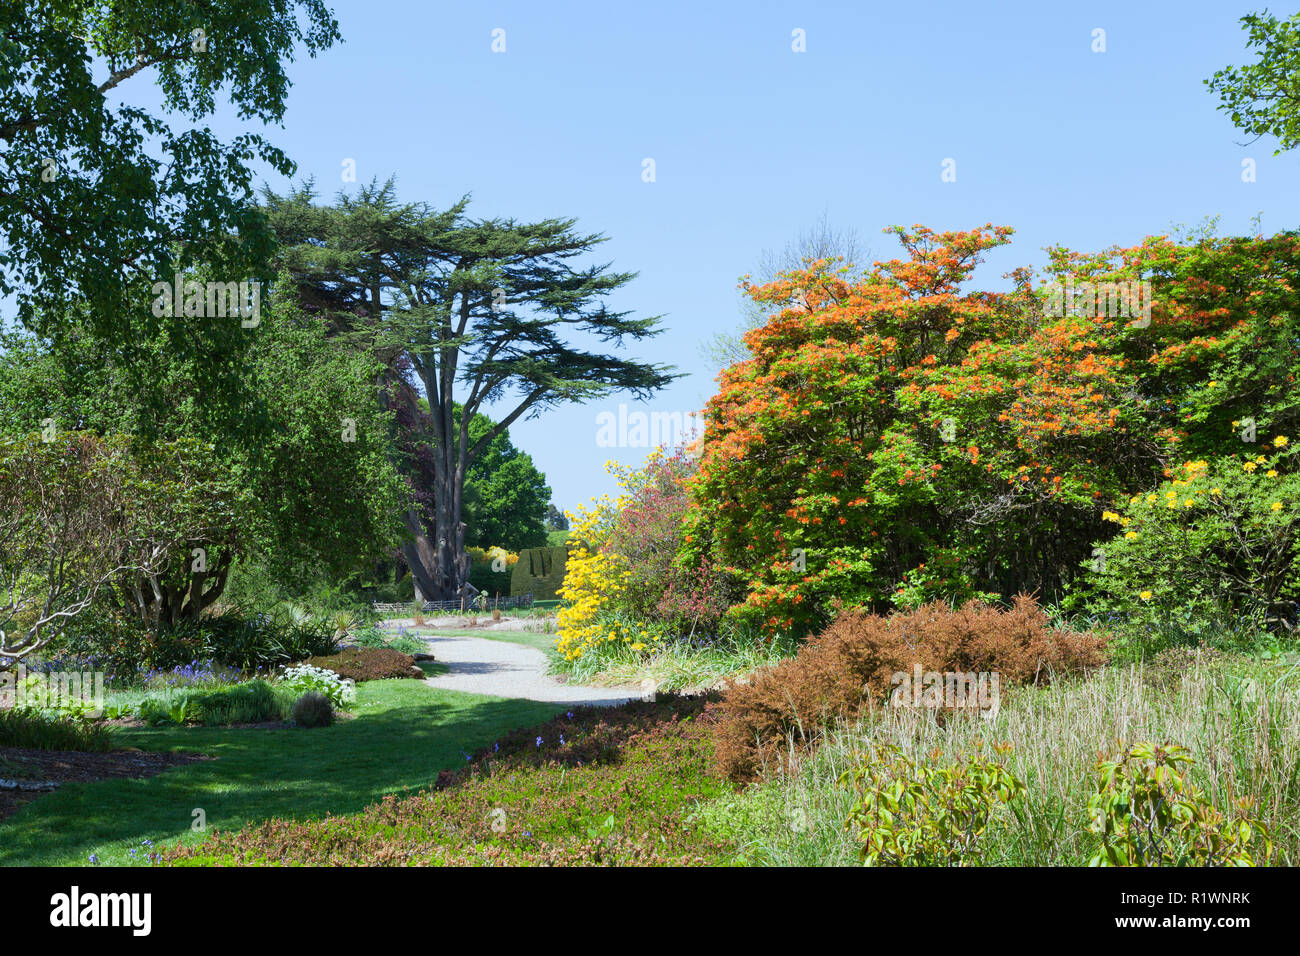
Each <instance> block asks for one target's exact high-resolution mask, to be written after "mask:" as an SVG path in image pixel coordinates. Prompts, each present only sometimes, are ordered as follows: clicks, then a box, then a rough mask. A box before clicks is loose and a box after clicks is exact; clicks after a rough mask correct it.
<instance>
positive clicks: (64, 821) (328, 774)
mask: <svg viewBox="0 0 1300 956" xmlns="http://www.w3.org/2000/svg"><path fill="white" fill-rule="evenodd" d="M539 636H542V635H539ZM559 710H560V708H558V707H555V706H553V705H550V704H542V703H536V702H533V701H524V700H504V699H501V698H496V697H483V696H480V695H477V694H462V693H457V692H453V691H443V690H437V689H434V688H432V687H429V686H427V685H425V684H422V683H420V682H418V681H413V680H386V681H369V682H366V683H363V684H360V685H358V687H357V706H356V710H355V713H356V714H357V717H356V718H355V719H353V720H343V721H339V722H338V723H336V724H334V726H332V727H327V728H322V729H318V730H300V729H285V730H249V729H223V728H215V727H214V728H206V727H193V728H176V727H173V728H158V729H153V728H139V729H129V730H120V731H118V732H117V738H116V741H117V746H119V747H138V748H140V749H141V750H162V751H190V752H198V753H206V754H211V755H213V756H215V757H216V758H217V759H216V760H210V761H203V762H200V763H195V764H191V765H189V766H186V767H181V768H178V769H176V770H171V771H168V772H167V773H164V774H162V775H160V776H157V777H150V778H148V779H144V780H106V781H101V782H98V783H93V784H75V785H74V784H66V785H64V786H63V787H62V788H61V789H59V790H58V791H56V792H55V793H53V794H50V795H49V796H44V797H41V798H40V799H38V800H36V801H34V802H33V803H31V804H29V805H28V806H26V807H24V808H23V809H22V811H20V812H19V813H18V814H17V815H16V816H13V817H10V818H9V819H8V820H7V821H5V822H4V823H0V865H4V866H24V865H25V866H33V865H37V866H39V865H68V864H79V863H85V862H86V860H87V859H88V857H89V854H91V853H92V852H93V853H95V854H97V856H98V858H99V861H100V862H101V863H104V864H120V863H125V862H130V857H129V856H128V851H129V850H131V849H133V848H137V847H139V846H140V844H141V841H142V840H145V839H149V840H152V841H154V842H155V843H157V844H162V843H167V844H168V845H171V844H174V843H175V842H176V840H177V839H178V838H182V839H184V840H185V842H191V841H193V840H195V839H197V838H198V837H199V834H195V833H191V831H190V824H191V821H192V819H193V811H194V810H195V809H196V808H202V809H203V810H204V811H205V812H206V814H207V821H208V826H209V828H219V829H221V830H230V829H233V828H237V827H241V826H243V825H244V824H246V823H250V822H255V821H261V820H266V819H269V818H271V817H279V818H293V819H299V820H305V819H311V818H317V817H320V816H323V815H325V814H326V813H351V812H356V811H358V810H361V809H362V808H363V807H365V806H367V805H368V804H370V803H373V802H375V801H376V800H378V799H380V798H381V797H382V796H383V795H385V794H387V793H393V792H400V791H401V790H403V789H404V788H407V787H412V788H414V787H422V786H425V785H427V784H429V783H430V782H432V781H433V780H434V779H435V778H436V777H437V775H438V771H440V770H446V769H450V768H452V767H456V766H459V765H460V764H462V763H464V761H465V756H464V754H465V753H471V752H473V750H474V749H475V748H477V747H481V746H485V745H487V744H490V743H491V742H492V741H493V740H495V739H497V738H499V737H501V736H504V735H505V734H506V733H507V732H508V731H509V730H511V729H514V728H518V727H522V726H528V725H531V724H536V723H541V722H543V721H545V720H547V719H549V718H550V717H552V716H554V715H555V714H556V713H558V712H559Z"/></svg>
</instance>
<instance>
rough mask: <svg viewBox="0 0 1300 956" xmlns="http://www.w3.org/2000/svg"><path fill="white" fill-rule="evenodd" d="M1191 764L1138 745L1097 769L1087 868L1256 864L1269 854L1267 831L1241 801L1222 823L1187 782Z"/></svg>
mask: <svg viewBox="0 0 1300 956" xmlns="http://www.w3.org/2000/svg"><path fill="white" fill-rule="evenodd" d="M1194 762H1195V761H1193V760H1192V757H1191V755H1190V754H1189V753H1188V752H1187V751H1186V750H1185V749H1184V748H1182V747H1180V746H1178V745H1177V744H1168V745H1166V746H1163V747H1159V746H1155V745H1153V744H1150V743H1139V744H1136V745H1134V746H1133V747H1131V748H1129V749H1128V750H1125V751H1123V752H1122V753H1121V754H1120V755H1119V757H1118V758H1116V759H1114V760H1107V761H1103V762H1101V763H1099V764H1097V778H1098V780H1097V792H1096V793H1095V794H1094V795H1093V796H1092V797H1091V798H1090V799H1089V800H1088V816H1089V823H1088V830H1089V832H1090V833H1093V834H1096V835H1097V836H1099V837H1100V838H1101V839H1100V843H1101V845H1100V847H1099V848H1098V850H1097V853H1096V855H1095V856H1093V858H1092V860H1090V861H1089V865H1091V866H1254V865H1255V864H1256V863H1263V864H1265V865H1267V863H1268V862H1269V860H1270V859H1272V856H1273V844H1272V843H1271V842H1270V841H1269V837H1268V831H1267V830H1265V828H1264V827H1263V826H1262V825H1261V824H1260V823H1259V822H1258V821H1256V820H1255V819H1254V818H1253V817H1251V816H1250V815H1249V813H1250V810H1251V805H1250V800H1249V799H1248V798H1242V799H1241V800H1238V801H1237V803H1236V806H1235V810H1236V814H1235V815H1234V817H1233V818H1232V819H1227V818H1226V817H1225V816H1224V815H1223V814H1222V813H1221V812H1220V811H1219V810H1218V809H1216V808H1215V807H1214V805H1213V804H1211V803H1210V802H1209V801H1208V800H1207V799H1206V798H1205V796H1204V795H1203V794H1202V793H1201V791H1200V789H1199V788H1198V787H1197V786H1196V785H1195V784H1193V783H1191V782H1190V781H1189V780H1187V778H1186V771H1187V768H1189V767H1190V766H1191V765H1192V764H1193V763H1194Z"/></svg>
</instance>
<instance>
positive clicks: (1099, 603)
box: [1065, 436, 1300, 659]
mask: <svg viewBox="0 0 1300 956" xmlns="http://www.w3.org/2000/svg"><path fill="white" fill-rule="evenodd" d="M1277 442H1280V444H1275V443H1277ZM1289 444H1290V443H1289V442H1288V441H1287V440H1286V439H1285V437H1284V436H1278V437H1277V438H1275V439H1274V443H1273V444H1269V445H1261V446H1260V447H1259V448H1258V449H1257V451H1258V452H1260V453H1258V454H1248V455H1244V456H1241V457H1237V456H1226V457H1221V458H1216V459H1214V460H1212V461H1210V462H1204V461H1192V462H1186V463H1185V464H1183V465H1181V466H1179V467H1178V468H1177V469H1172V470H1170V472H1169V473H1168V474H1169V480H1167V481H1165V482H1164V483H1163V484H1161V485H1160V486H1158V487H1157V488H1155V489H1154V490H1152V491H1150V492H1148V493H1144V494H1138V495H1133V496H1131V497H1129V498H1128V499H1127V501H1126V502H1125V503H1124V504H1121V505H1119V506H1117V510H1116V511H1107V512H1105V514H1104V515H1103V517H1105V518H1106V519H1107V520H1108V521H1110V522H1113V523H1114V524H1115V525H1117V526H1118V528H1117V532H1116V535H1115V537H1113V538H1111V539H1110V540H1108V541H1105V542H1102V543H1099V544H1098V546H1097V549H1096V550H1095V551H1094V555H1095V557H1094V559H1093V560H1092V561H1091V562H1090V563H1089V568H1090V570H1089V573H1088V575H1087V577H1086V579H1085V582H1084V585H1083V588H1082V590H1080V591H1079V592H1078V593H1076V594H1074V595H1072V596H1071V597H1070V598H1069V599H1068V600H1067V601H1066V602H1065V603H1066V606H1067V608H1070V609H1074V610H1079V609H1086V613H1088V614H1090V615H1094V616H1096V617H1098V618H1100V619H1101V621H1102V622H1106V621H1110V622H1112V623H1111V626H1112V627H1113V629H1114V630H1115V631H1116V632H1117V634H1118V640H1117V641H1116V642H1115V643H1114V645H1113V647H1112V652H1113V653H1116V654H1120V655H1122V656H1124V657H1126V658H1133V659H1135V658H1138V657H1141V656H1144V655H1145V654H1146V653H1149V652H1152V651H1158V650H1160V649H1161V648H1163V647H1168V646H1174V645H1178V644H1190V645H1197V644H1202V643H1209V644H1212V645H1215V646H1219V647H1232V646H1241V645H1251V644H1253V643H1256V642H1257V641H1259V640H1260V638H1261V637H1262V636H1264V635H1265V634H1266V633H1267V632H1268V631H1275V632H1287V631H1289V630H1291V629H1292V628H1294V627H1295V626H1296V624H1297V613H1298V612H1300V472H1295V471H1293V470H1292V469H1291V468H1289V467H1288V466H1292V462H1293V461H1294V457H1293V456H1294V455H1295V449H1292V448H1289V447H1288V446H1289ZM1292 467H1293V466H1292ZM1288 471H1290V472H1291V473H1289V474H1288V473H1287V472H1288Z"/></svg>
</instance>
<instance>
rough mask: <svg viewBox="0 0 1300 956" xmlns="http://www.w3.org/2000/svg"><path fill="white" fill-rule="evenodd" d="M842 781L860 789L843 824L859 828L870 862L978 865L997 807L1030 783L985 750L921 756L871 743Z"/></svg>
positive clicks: (863, 855)
mask: <svg viewBox="0 0 1300 956" xmlns="http://www.w3.org/2000/svg"><path fill="white" fill-rule="evenodd" d="M1009 749H1010V748H1009V747H1007V746H1006V745H998V746H997V747H995V753H997V754H998V755H999V756H1001V755H1003V754H1005V753H1006V752H1007V751H1008V750H1009ZM840 782H841V783H842V784H844V785H846V786H851V787H852V788H853V790H854V792H855V801H854V804H853V809H852V810H851V811H850V812H849V815H848V818H847V819H846V820H845V821H844V825H845V827H847V828H850V829H853V830H855V831H856V835H857V840H858V842H859V843H860V844H861V850H860V853H861V858H862V862H863V864H864V865H866V866H978V865H980V864H981V863H982V862H983V858H984V835H985V831H986V830H987V829H988V828H989V826H990V824H995V825H996V819H995V816H996V814H997V811H998V810H999V809H1000V808H1001V807H1002V806H1003V805H1006V804H1010V803H1011V802H1012V801H1014V800H1015V799H1016V798H1017V797H1019V796H1021V795H1022V794H1023V793H1024V790H1025V785H1024V784H1023V783H1021V782H1020V781H1019V780H1017V779H1016V778H1015V776H1014V775H1012V774H1011V773H1010V772H1008V770H1007V768H1006V767H1005V766H1003V765H1002V764H1001V763H999V762H998V761H997V760H990V759H987V758H986V757H985V756H984V755H983V754H980V753H974V754H969V755H967V756H966V757H965V759H961V758H957V759H956V760H952V761H948V762H943V755H942V754H941V753H939V752H938V751H933V752H931V753H930V754H928V755H927V757H926V758H925V759H923V760H917V759H914V758H912V757H911V756H909V755H908V754H906V753H904V752H903V751H902V750H901V749H899V748H898V747H895V746H892V745H890V744H881V745H877V746H871V747H869V748H868V749H867V751H866V752H865V753H864V754H863V755H862V756H861V757H860V758H859V759H858V761H857V763H856V764H855V766H854V767H853V769H852V770H850V771H845V772H844V774H843V776H842V777H841V778H840Z"/></svg>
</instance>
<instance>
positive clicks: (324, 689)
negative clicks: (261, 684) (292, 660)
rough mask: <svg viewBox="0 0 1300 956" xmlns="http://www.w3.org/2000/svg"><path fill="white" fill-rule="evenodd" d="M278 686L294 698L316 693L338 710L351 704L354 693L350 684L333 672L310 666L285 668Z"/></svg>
mask: <svg viewBox="0 0 1300 956" xmlns="http://www.w3.org/2000/svg"><path fill="white" fill-rule="evenodd" d="M280 685H281V687H282V688H283V689H284V690H285V691H286V692H287V693H290V694H292V695H293V696H294V697H295V698H296V697H298V696H300V695H302V694H305V693H307V692H308V691H313V690H314V691H317V692H319V693H321V694H324V695H325V696H326V697H328V698H329V700H330V703H332V704H333V705H334V706H335V707H340V708H346V707H347V706H348V705H349V704H350V703H351V701H352V698H353V694H354V693H355V691H356V688H355V687H354V686H353V685H352V684H348V683H344V680H343V678H342V677H340V676H339V675H338V674H337V673H336V672H335V671H332V670H329V669H328V668H324V667H316V666H314V665H312V664H299V665H298V666H296V667H286V668H285V670H284V673H282V674H281V675H280Z"/></svg>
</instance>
